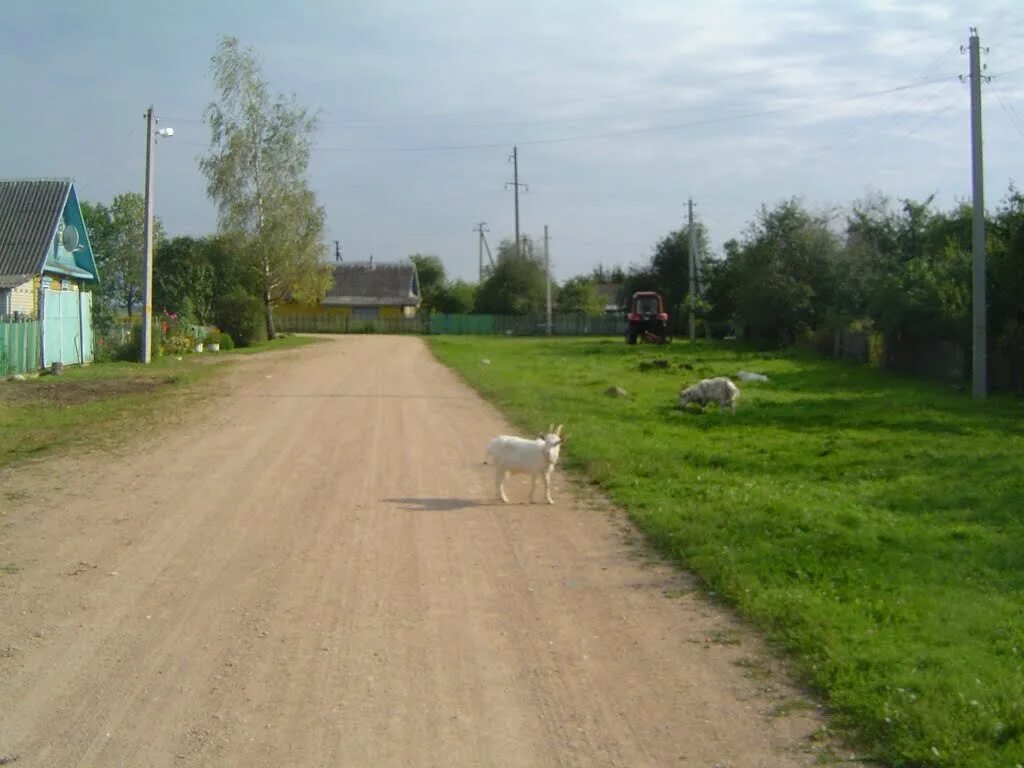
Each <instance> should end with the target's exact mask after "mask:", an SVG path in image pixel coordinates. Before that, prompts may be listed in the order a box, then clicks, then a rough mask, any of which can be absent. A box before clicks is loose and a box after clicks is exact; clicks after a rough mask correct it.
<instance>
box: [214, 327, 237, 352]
mask: <svg viewBox="0 0 1024 768" xmlns="http://www.w3.org/2000/svg"><path fill="white" fill-rule="evenodd" d="M217 338H218V339H219V340H220V348H221V350H223V351H225V352H227V351H228V350H231V349H234V348H235V340H234V339H232V338H231V335H230V334H228V333H226V332H224V331H220V332H218V334H217Z"/></svg>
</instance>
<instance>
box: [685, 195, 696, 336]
mask: <svg viewBox="0 0 1024 768" xmlns="http://www.w3.org/2000/svg"><path fill="white" fill-rule="evenodd" d="M688 208H689V230H690V247H689V249H688V250H689V252H690V254H689V256H690V265H689V269H688V270H687V272H689V273H690V345H691V346H694V345H696V343H697V319H696V316H695V314H694V310H695V307H694V303H695V302H696V300H697V231H696V230H695V229H694V228H693V198H692V197H691V198H690V200H689V205H688Z"/></svg>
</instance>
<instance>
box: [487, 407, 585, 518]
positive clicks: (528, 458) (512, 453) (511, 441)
mask: <svg viewBox="0 0 1024 768" xmlns="http://www.w3.org/2000/svg"><path fill="white" fill-rule="evenodd" d="M564 442H565V438H564V437H562V425H561V424H559V425H558V428H557V429H555V428H554V425H553V424H552V425H551V426H550V427H548V433H547V434H546V435H544V436H543V437H538V438H537V439H536V440H527V439H525V438H522V437H511V436H509V435H499V436H498V437H496V438H494V439H493V440H491V442H490V444H489V445H488V446H487V457H486V458H485V459H484V464H486V463H487V459H493V460H494V465H495V478H494V483H495V490H496V491H497V492H498V498H499V499H501V500H502V501H503V502H505V503H506V504H508V496H506V495H505V480H506V478H507V477H508V476H509V474H510V473H515V474H522V475H530V477H531V480H532V482H531V484H530V503H531V504H532V503H533V492H534V490H535V489H536V487H537V477H538V476H543V478H544V498H545V499H546V500H547V502H548V504H554V503H555V502H554V500H553V499H552V498H551V473H552V472H554V470H555V464H556V463H557V462H558V453H559V450H560V449H561V447H562V443H564Z"/></svg>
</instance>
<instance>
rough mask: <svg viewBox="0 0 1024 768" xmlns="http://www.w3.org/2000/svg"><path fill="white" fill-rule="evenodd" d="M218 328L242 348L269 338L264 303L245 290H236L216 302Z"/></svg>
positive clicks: (215, 311)
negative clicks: (264, 317)
mask: <svg viewBox="0 0 1024 768" xmlns="http://www.w3.org/2000/svg"><path fill="white" fill-rule="evenodd" d="M214 315H215V317H216V319H217V326H218V327H219V328H223V329H224V331H225V332H226V333H227V334H229V335H230V336H231V339H232V341H234V342H235V343H237V344H238V346H240V347H248V346H249V345H251V344H254V343H256V342H259V341H264V340H266V338H267V329H266V325H265V324H264V319H263V303H262V302H261V301H260V300H259V299H258V298H257V297H256V296H253V295H252V294H250V293H248V292H247V291H246V290H245V289H244V288H234V289H232V290H230V291H228V292H227V293H226V294H224V295H223V296H220V297H218V298H217V300H216V301H215V302H214Z"/></svg>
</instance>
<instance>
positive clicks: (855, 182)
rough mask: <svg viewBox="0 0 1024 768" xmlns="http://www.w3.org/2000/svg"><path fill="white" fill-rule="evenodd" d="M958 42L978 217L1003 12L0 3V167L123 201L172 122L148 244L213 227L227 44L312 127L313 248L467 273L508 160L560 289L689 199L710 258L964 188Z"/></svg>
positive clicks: (996, 120)
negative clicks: (802, 218)
mask: <svg viewBox="0 0 1024 768" xmlns="http://www.w3.org/2000/svg"><path fill="white" fill-rule="evenodd" d="M229 8H230V10H229ZM971 26H976V27H978V29H979V32H980V35H981V41H982V45H983V46H988V47H990V49H991V50H990V52H989V53H988V55H987V56H985V57H984V59H985V61H986V63H987V65H988V70H989V73H990V74H992V75H993V76H994V78H993V80H992V82H991V83H990V84H987V85H986V86H985V95H984V110H985V111H984V128H985V161H986V177H985V180H986V195H987V202H988V203H989V207H993V206H995V205H997V204H998V203H999V201H1000V200H1001V198H1002V197H1003V196H1004V195H1005V193H1006V191H1007V188H1008V185H1009V184H1010V183H1011V182H1013V181H1016V182H1018V183H1022V179H1024V2H1021V0H970V1H969V2H953V1H950V2H901V1H900V0H846V1H844V2H832V1H831V0H828V1H826V0H822V1H821V2H797V1H796V0H782V1H775V2H768V1H767V0H765V1H764V2H755V1H754V0H715V1H714V2H695V1H692V0H646V1H644V0H638V1H637V2H633V3H628V2H606V1H604V0H592V1H585V0H546V2H518V3H515V2H513V3H509V2H496V1H495V0H473V1H472V2H470V1H469V0H458V1H456V0H435V1H430V2H424V1H420V2H417V0H378V1H377V2H360V1H355V0H349V1H347V2H314V1H313V0H296V1H295V2H291V3H282V2H280V0H249V2H246V3H240V2H232V3H227V2H216V1H215V0H176V1H175V2H160V3H158V2H154V0H126V1H124V2H113V1H111V2H101V1H100V0H94V1H93V2H88V1H84V2H74V1H73V0H64V1H63V2H61V1H60V0H42V1H40V0H36V1H35V2H32V3H29V2H15V0H5V1H4V2H3V3H2V4H0V37H2V40H3V45H0V62H2V69H3V73H4V75H3V78H2V79H0V97H2V98H0V104H2V105H3V122H2V126H3V127H2V132H0V136H2V140H0V177H4V178H25V177H39V176H70V177H72V178H73V179H74V180H75V183H76V186H77V187H78V191H79V195H80V197H81V198H83V199H85V200H90V201H97V202H109V201H110V199H111V198H112V197H113V196H114V195H116V194H118V193H120V192H125V191H133V190H134V191H138V192H141V191H142V189H143V182H144V178H143V177H144V157H145V155H144V150H145V144H144V142H145V135H144V134H145V130H144V121H143V119H142V115H143V112H144V110H145V109H146V107H147V106H148V105H149V104H150V103H152V104H154V105H155V107H156V110H157V113H158V114H159V115H160V116H161V118H162V122H161V126H172V127H173V128H174V129H175V137H174V138H173V139H171V140H169V141H165V142H161V143H160V145H159V146H158V147H157V158H156V195H155V202H156V211H157V215H159V216H160V217H161V218H162V219H163V221H164V224H165V227H166V229H167V232H168V233H169V234H171V235H178V234H193V235H197V234H204V233H208V232H211V231H213V230H214V229H215V227H216V213H215V209H214V206H213V205H212V203H211V202H210V201H209V199H208V198H207V196H206V191H205V189H206V188H205V181H204V179H203V177H202V176H201V175H200V173H199V171H198V167H197V162H196V161H197V158H198V157H199V156H200V155H201V154H203V152H204V150H205V148H206V146H207V144H208V141H209V130H208V128H207V126H206V125H204V124H203V122H202V116H203V111H204V108H205V107H206V105H207V104H208V103H209V102H210V100H211V99H212V98H213V96H214V94H213V91H212V89H211V84H210V78H209V57H210V55H211V53H212V52H213V51H214V48H215V46H216V43H217V36H218V35H219V34H220V33H227V34H232V35H234V36H236V37H238V38H239V39H240V41H241V42H242V43H243V44H244V45H247V46H251V47H253V48H254V49H255V50H256V51H257V53H258V55H259V57H260V60H261V62H262V65H263V72H264V76H265V78H266V79H267V80H268V82H269V83H270V86H271V88H272V89H273V90H274V91H277V92H285V93H289V94H291V93H294V94H295V96H296V97H297V98H298V100H299V101H300V102H301V103H302V104H304V105H306V106H309V107H311V108H313V109H316V110H318V111H319V114H320V117H321V124H320V128H319V130H318V133H317V137H316V142H315V149H314V152H313V158H312V163H311V169H310V179H311V183H312V185H313V188H314V189H315V191H316V193H317V195H318V198H319V201H320V203H321V204H322V205H323V206H324V207H325V208H326V211H327V223H328V231H327V233H326V239H327V240H328V241H330V242H331V243H332V245H331V249H332V250H333V241H334V240H335V239H337V240H340V241H341V244H342V249H343V250H342V255H343V257H344V258H347V259H353V260H362V259H366V258H368V257H369V255H370V254H371V253H372V254H373V256H374V258H375V260H378V261H391V260H396V259H400V258H403V257H405V256H408V255H409V254H410V253H416V252H422V253H435V254H437V255H439V256H440V257H441V258H442V260H443V261H444V264H445V266H446V268H447V270H448V273H449V275H450V276H452V277H463V278H468V279H475V277H476V271H477V240H476V235H475V234H474V232H473V227H474V226H475V224H476V223H477V222H478V221H486V222H487V226H488V228H489V229H490V233H489V238H490V242H491V244H492V246H493V245H495V244H496V243H497V241H498V240H499V239H501V238H503V237H510V236H511V235H512V232H513V228H514V224H513V205H512V193H511V191H507V190H506V189H505V188H504V185H505V182H506V181H508V180H510V179H511V178H512V166H511V164H510V163H509V162H508V160H507V158H508V155H509V154H510V153H511V149H512V146H513V145H518V147H519V159H520V162H519V170H520V180H521V181H523V182H525V183H526V184H528V185H529V191H528V192H527V193H525V194H523V195H522V196H521V220H522V229H523V231H524V232H525V233H528V234H530V235H531V236H534V237H536V238H537V239H539V238H540V236H541V233H542V231H543V226H544V225H545V224H547V225H549V227H550V230H551V237H552V240H551V254H552V261H553V265H554V271H555V276H556V277H557V278H558V279H559V280H563V279H565V278H567V277H570V276H572V275H575V274H579V273H584V272H588V271H589V270H590V269H591V268H592V267H593V266H595V265H597V264H598V263H603V264H605V265H607V266H610V265H614V264H621V265H623V266H626V265H629V264H630V263H638V262H641V261H644V260H646V258H647V257H648V256H649V254H650V251H651V247H652V245H653V244H654V243H655V241H656V240H657V239H658V238H660V237H661V236H663V235H665V234H666V233H667V232H669V231H670V230H672V229H676V228H678V227H679V226H680V225H682V224H683V222H684V219H685V212H686V201H687V198H688V197H689V196H692V197H693V198H694V199H695V201H696V203H697V209H696V210H697V213H698V216H699V217H700V218H701V220H702V221H703V222H704V223H705V224H706V225H707V227H708V229H709V234H710V237H711V242H712V247H713V249H715V250H716V251H720V248H721V244H722V242H724V241H725V240H728V239H729V238H731V237H737V236H740V235H741V234H742V232H743V229H744V228H745V226H746V225H747V224H748V223H749V222H750V221H751V220H752V219H753V218H754V216H755V215H756V213H757V210H758V208H759V207H760V206H761V204H763V203H767V204H769V205H770V204H773V203H776V202H778V201H780V200H783V199H786V198H789V197H793V196H798V197H800V198H802V199H803V201H804V202H805V204H807V205H808V206H809V207H811V208H814V209H823V208H826V207H829V206H836V205H845V204H848V203H849V202H851V201H853V200H855V199H857V198H859V197H862V196H864V195H865V194H866V193H868V192H870V191H872V190H878V191H881V192H883V193H885V194H887V195H889V196H890V197H893V198H899V197H912V198H915V199H922V198H925V197H927V196H928V195H931V194H934V195H935V196H936V201H937V203H938V204H939V205H940V206H941V207H944V208H945V207H949V206H952V205H953V204H955V203H956V202H957V201H960V200H964V199H967V198H968V197H969V195H970V178H971V176H970V133H969V111H968V104H969V102H968V87H967V86H966V85H964V84H962V83H961V82H960V81H959V79H958V77H959V75H961V74H964V73H966V72H967V67H968V62H967V57H966V56H963V55H961V53H960V46H961V45H966V44H967V38H968V34H969V31H968V28H969V27H971ZM904 86H911V87H904Z"/></svg>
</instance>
